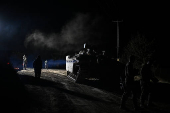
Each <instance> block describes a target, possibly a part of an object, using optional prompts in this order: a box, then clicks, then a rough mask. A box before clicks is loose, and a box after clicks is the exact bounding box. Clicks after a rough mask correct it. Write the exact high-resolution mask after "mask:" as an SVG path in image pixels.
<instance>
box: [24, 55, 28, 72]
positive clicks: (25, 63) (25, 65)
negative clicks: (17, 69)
mask: <svg viewBox="0 0 170 113" xmlns="http://www.w3.org/2000/svg"><path fill="white" fill-rule="evenodd" d="M26 68H27V57H26V56H25V55H24V56H23V69H25V70H26Z"/></svg>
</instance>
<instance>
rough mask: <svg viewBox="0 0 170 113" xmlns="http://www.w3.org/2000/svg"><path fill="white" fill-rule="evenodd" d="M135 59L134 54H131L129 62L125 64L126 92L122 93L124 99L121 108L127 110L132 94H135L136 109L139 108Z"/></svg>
mask: <svg viewBox="0 0 170 113" xmlns="http://www.w3.org/2000/svg"><path fill="white" fill-rule="evenodd" d="M134 61H135V57H134V56H130V58H129V62H128V63H127V64H126V66H125V84H124V85H125V86H124V93H123V95H122V100H121V106H120V109H124V110H127V108H126V106H125V104H126V101H127V99H128V97H129V96H130V94H131V93H132V94H133V104H134V109H135V110H138V106H137V97H136V91H135V90H136V89H135V81H134V76H135V75H136V73H135V72H136V69H135V68H134V66H133V64H134Z"/></svg>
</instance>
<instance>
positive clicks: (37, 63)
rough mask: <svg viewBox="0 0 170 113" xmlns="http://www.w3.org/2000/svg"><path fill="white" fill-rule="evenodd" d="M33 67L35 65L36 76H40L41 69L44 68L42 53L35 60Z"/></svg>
mask: <svg viewBox="0 0 170 113" xmlns="http://www.w3.org/2000/svg"><path fill="white" fill-rule="evenodd" d="M33 67H34V73H35V78H40V76H41V69H42V60H41V57H40V55H39V56H38V57H37V59H35V61H34V62H33Z"/></svg>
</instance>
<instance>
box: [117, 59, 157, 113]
mask: <svg viewBox="0 0 170 113" xmlns="http://www.w3.org/2000/svg"><path fill="white" fill-rule="evenodd" d="M134 62H135V56H130V58H129V62H128V63H127V64H126V66H125V78H124V93H123V95H122V99H121V105H120V108H121V109H125V110H127V107H126V106H125V104H126V101H127V99H128V97H129V96H130V94H132V97H133V104H134V109H135V110H139V109H141V108H144V107H145V105H144V103H145V101H146V99H148V102H147V106H151V105H152V99H151V94H152V88H153V84H155V83H157V82H158V79H157V78H156V77H155V76H154V74H153V72H152V70H151V67H152V62H151V60H150V61H149V60H148V61H147V62H146V63H145V64H144V65H143V67H142V69H141V72H140V74H141V80H140V86H141V95H140V106H138V104H137V92H136V91H137V89H136V84H135V81H134V76H136V75H137V73H136V72H137V71H136V69H135V68H134ZM150 80H152V81H153V83H151V82H150Z"/></svg>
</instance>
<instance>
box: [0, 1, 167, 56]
mask: <svg viewBox="0 0 170 113" xmlns="http://www.w3.org/2000/svg"><path fill="white" fill-rule="evenodd" d="M167 5H168V3H165V2H164V3H163V2H156V1H155V2H144V1H143V2H139V1H138V2H129V1H126V2H124V1H118V0H108V1H106V0H93V1H92V0H82V1H81V0H29V1H28V0H25V1H24V0H23V1H15V0H13V1H8V0H6V1H5V2H2V1H1V3H0V50H14V51H21V52H23V53H26V54H33V53H36V54H41V55H42V56H44V57H47V56H49V57H50V55H49V52H56V54H58V55H59V56H64V58H65V55H67V54H70V53H73V52H75V51H79V50H80V49H81V48H83V44H84V43H89V44H91V45H94V46H100V47H101V48H103V49H106V50H108V51H109V52H113V54H116V36H117V35H116V23H114V22H112V21H116V20H123V22H121V23H120V49H122V48H123V47H124V46H125V45H126V44H127V42H128V40H129V39H130V38H131V37H132V36H133V35H135V34H137V33H138V32H139V33H141V34H144V35H145V36H147V37H148V38H156V40H157V42H159V51H161V53H160V54H161V56H162V54H163V53H167V49H168V47H169V46H168V45H169V42H168V37H169V35H167V34H168V27H169V26H168V14H169V13H168V12H169V10H168V6H167ZM164 55H166V54H164Z"/></svg>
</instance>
